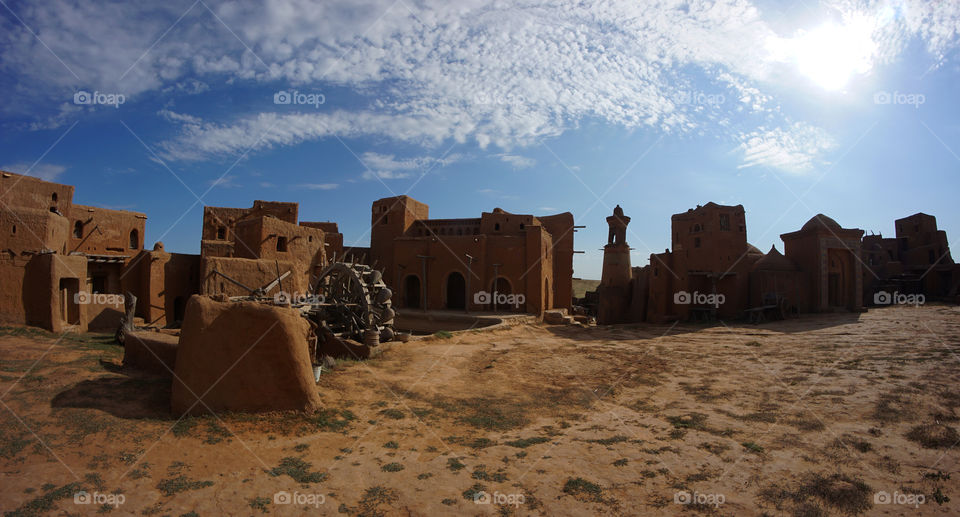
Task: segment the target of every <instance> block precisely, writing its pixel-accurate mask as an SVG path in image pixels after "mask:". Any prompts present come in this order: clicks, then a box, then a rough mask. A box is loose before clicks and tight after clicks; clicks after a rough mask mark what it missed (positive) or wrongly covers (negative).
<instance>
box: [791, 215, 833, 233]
mask: <svg viewBox="0 0 960 517" xmlns="http://www.w3.org/2000/svg"><path fill="white" fill-rule="evenodd" d="M821 228H822V229H824V230H829V231H832V232H836V231H840V230H842V229H843V228H842V227H841V226H840V224H839V223H837V222H836V221H834V220H833V219H831V218H829V217H827V216H825V215H823V214H817V215H815V216H813V217H811V218H810V220H809V221H807V223H806V224H804V225H803V227H802V228H800V231H802V232H806V231H813V230H819V229H821Z"/></svg>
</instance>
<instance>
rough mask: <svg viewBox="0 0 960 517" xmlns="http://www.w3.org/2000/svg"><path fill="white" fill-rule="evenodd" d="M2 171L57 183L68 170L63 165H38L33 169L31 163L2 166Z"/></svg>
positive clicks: (0, 166) (0, 168) (0, 167)
mask: <svg viewBox="0 0 960 517" xmlns="http://www.w3.org/2000/svg"><path fill="white" fill-rule="evenodd" d="M0 170H4V171H7V172H13V173H16V174H24V175H26V176H33V177H35V178H40V179H42V180H46V181H56V179H57V178H58V177H59V176H60V175H61V174H63V173H64V171H66V170H67V168H66V167H64V166H63V165H54V164H50V163H38V164H36V165H34V166H33V168H31V166H30V164H29V163H14V164H10V165H0Z"/></svg>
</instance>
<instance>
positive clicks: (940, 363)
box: [0, 306, 960, 516]
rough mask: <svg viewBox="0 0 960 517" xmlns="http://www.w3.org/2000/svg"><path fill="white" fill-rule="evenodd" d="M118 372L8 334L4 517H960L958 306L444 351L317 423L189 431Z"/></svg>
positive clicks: (3, 373) (291, 420)
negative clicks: (698, 516)
mask: <svg viewBox="0 0 960 517" xmlns="http://www.w3.org/2000/svg"><path fill="white" fill-rule="evenodd" d="M121 357H122V350H121V349H120V348H119V347H117V346H115V345H113V344H111V343H110V337H109V336H103V335H94V334H86V335H72V334H68V335H66V336H63V337H61V336H57V335H51V334H47V333H44V332H40V331H36V330H32V329H23V328H5V329H0V402H2V404H0V412H2V413H0V415H2V416H0V419H2V422H0V433H2V434H0V464H2V466H0V469H2V472H0V483H2V485H0V486H2V493H0V509H2V510H3V511H4V512H6V515H46V514H52V515H66V514H79V515H90V514H96V513H107V514H110V513H112V514H114V515H171V516H179V515H203V516H207V515H262V514H264V513H269V514H270V515H303V514H317V515H335V514H338V513H344V514H349V515H461V514H466V515H477V514H479V515H490V514H494V515H497V514H503V515H514V514H515V515H607V514H612V515H674V514H683V513H703V514H717V515H761V514H768V515H810V516H813V515H845V514H865V515H915V514H917V515H950V514H953V515H956V514H958V513H960V473H958V453H960V451H958V450H957V449H956V448H955V446H956V445H957V442H958V441H960V435H958V434H957V428H958V427H960V422H958V414H957V410H958V407H960V386H958V383H957V381H958V377H960V375H958V374H960V308H958V307H955V306H925V307H919V308H917V307H889V308H883V309H875V310H870V311H869V312H866V313H863V314H828V315H816V316H805V317H802V318H799V319H792V320H788V321H785V322H772V323H766V324H762V325H757V326H753V325H746V324H742V323H737V324H731V323H728V324H715V325H710V326H707V325H702V326H692V325H677V326H674V327H670V326H651V325H630V326H618V327H597V328H588V329H582V328H577V327H572V326H541V325H522V326H517V327H513V328H507V329H500V330H493V331H468V332H465V333H458V334H454V335H452V336H451V335H448V334H443V335H438V336H434V337H430V338H428V339H425V340H418V341H411V342H409V343H406V344H398V345H397V346H395V347H394V348H392V349H391V350H390V351H389V352H387V353H386V354H385V355H384V356H383V357H381V358H378V359H374V360H371V361H368V362H364V363H358V362H343V363H340V364H339V365H338V368H337V369H336V370H335V371H333V372H331V373H329V374H327V373H325V374H324V376H323V377H322V379H321V382H320V385H319V390H320V395H321V397H322V399H323V402H324V404H325V407H326V409H324V410H323V411H322V412H320V413H318V414H314V415H300V414H295V413H286V414H281V413H277V414H268V415H258V416H251V415H241V414H226V415H218V416H207V417H197V418H182V419H178V417H179V415H174V416H171V415H170V414H169V396H170V389H169V384H170V383H169V380H168V379H163V378H153V377H145V376H141V375H136V374H134V373H132V372H129V371H125V370H124V369H123V368H122V367H121V366H120V359H121ZM250 382H256V379H251V380H250ZM81 491H82V492H81ZM77 494H79V495H77ZM91 501H92V502H91Z"/></svg>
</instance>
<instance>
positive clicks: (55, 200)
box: [50, 192, 57, 203]
mask: <svg viewBox="0 0 960 517" xmlns="http://www.w3.org/2000/svg"><path fill="white" fill-rule="evenodd" d="M50 198H51V199H53V202H54V203H56V202H57V193H56V192H54V193H53V195H52V196H50Z"/></svg>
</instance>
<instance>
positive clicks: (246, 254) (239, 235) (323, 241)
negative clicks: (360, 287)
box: [130, 200, 343, 325]
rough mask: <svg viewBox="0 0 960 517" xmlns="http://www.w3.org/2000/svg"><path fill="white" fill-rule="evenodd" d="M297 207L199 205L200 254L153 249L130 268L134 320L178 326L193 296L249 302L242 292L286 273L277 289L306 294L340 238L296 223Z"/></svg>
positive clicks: (327, 227) (331, 226)
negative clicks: (134, 284)
mask: <svg viewBox="0 0 960 517" xmlns="http://www.w3.org/2000/svg"><path fill="white" fill-rule="evenodd" d="M298 209H299V206H298V205H297V203H285V202H275V201H260V200H257V201H254V203H253V206H251V207H250V208H227V207H212V206H208V207H204V210H203V226H202V230H201V240H200V255H190V254H182V253H168V252H166V251H165V250H164V249H163V244H162V243H158V244H157V245H156V246H155V247H154V249H153V250H152V251H145V252H144V253H143V254H142V256H141V257H138V259H137V260H136V262H135V264H134V265H132V267H131V269H134V270H135V272H133V273H131V274H130V276H131V277H133V278H137V279H139V282H140V284H139V290H138V292H139V293H140V295H138V296H140V298H141V300H138V304H137V316H140V317H142V318H143V319H144V320H145V321H146V322H148V323H151V324H156V325H175V324H178V322H181V321H183V318H184V311H185V308H186V303H187V300H189V298H190V295H192V294H225V295H227V296H247V295H250V294H251V293H250V291H248V290H247V289H246V288H245V287H243V286H246V287H249V288H250V289H256V288H259V287H263V286H264V285H266V284H268V283H270V282H271V281H273V280H274V279H275V278H276V277H277V276H279V275H282V274H283V273H287V272H290V275H289V276H288V277H287V278H286V279H284V281H283V282H281V286H280V287H281V288H282V290H283V291H284V292H286V293H288V294H291V295H296V294H306V293H307V292H308V291H309V286H310V281H311V277H312V275H316V274H317V273H319V269H320V268H321V267H322V266H323V265H325V264H326V261H327V258H328V256H330V255H332V254H334V253H337V252H339V251H340V250H341V248H342V243H343V236H342V235H341V234H340V233H338V232H337V224H336V223H331V222H298V221H297V218H298ZM220 273H222V275H221V274H220ZM224 275H226V276H224ZM231 280H232V281H231ZM238 284H242V285H238ZM277 292H279V290H277V291H273V293H274V294H275V293H277Z"/></svg>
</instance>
